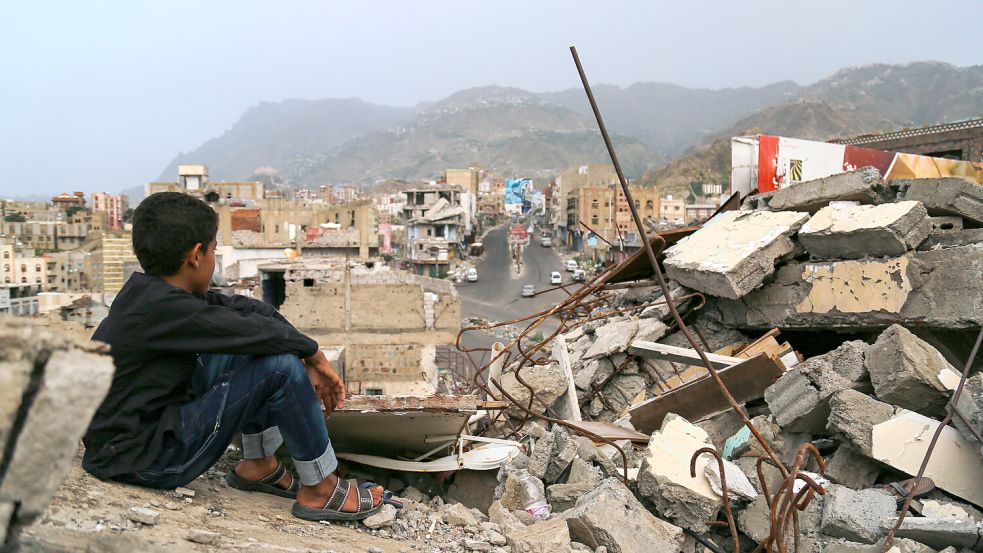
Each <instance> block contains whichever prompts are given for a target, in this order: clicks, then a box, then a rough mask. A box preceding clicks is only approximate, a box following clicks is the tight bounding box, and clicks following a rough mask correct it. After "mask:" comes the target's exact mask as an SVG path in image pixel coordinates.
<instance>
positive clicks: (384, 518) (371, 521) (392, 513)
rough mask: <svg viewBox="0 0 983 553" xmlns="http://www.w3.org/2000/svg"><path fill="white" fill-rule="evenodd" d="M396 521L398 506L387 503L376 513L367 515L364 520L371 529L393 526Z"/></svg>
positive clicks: (363, 522)
mask: <svg viewBox="0 0 983 553" xmlns="http://www.w3.org/2000/svg"><path fill="white" fill-rule="evenodd" d="M395 521H396V507H393V506H392V505H389V504H386V505H383V506H382V509H380V510H379V512H377V513H376V514H374V515H371V516H369V517H366V518H365V519H363V520H362V524H364V525H365V526H366V528H369V529H370V530H376V529H379V528H386V527H388V526H391V525H392V523H393V522H395Z"/></svg>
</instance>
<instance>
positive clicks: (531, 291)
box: [522, 284, 536, 298]
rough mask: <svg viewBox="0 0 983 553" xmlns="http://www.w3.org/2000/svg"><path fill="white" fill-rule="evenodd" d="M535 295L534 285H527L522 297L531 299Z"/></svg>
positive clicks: (523, 288) (523, 289)
mask: <svg viewBox="0 0 983 553" xmlns="http://www.w3.org/2000/svg"><path fill="white" fill-rule="evenodd" d="M534 295H536V287H535V286H533V285H532V284H526V285H525V286H523V287H522V297H524V298H530V297H532V296H534Z"/></svg>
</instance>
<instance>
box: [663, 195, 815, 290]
mask: <svg viewBox="0 0 983 553" xmlns="http://www.w3.org/2000/svg"><path fill="white" fill-rule="evenodd" d="M808 220H809V215H808V214H806V213H798V212H781V213H775V212H766V211H730V212H727V213H721V214H719V215H717V216H715V217H714V218H713V219H710V220H709V221H707V222H706V223H705V224H704V225H703V228H701V229H700V230H699V231H697V232H695V233H693V234H692V235H690V236H688V237H686V238H685V239H683V240H681V241H680V242H679V243H677V244H676V245H674V246H672V247H671V248H669V249H668V250H666V259H665V262H664V263H663V265H664V266H665V268H666V273H667V274H668V276H669V277H670V278H672V279H674V280H676V281H677V282H679V283H680V284H682V285H683V286H686V287H688V288H692V289H694V290H698V291H700V292H704V293H707V294H710V295H713V296H719V297H725V298H731V299H736V298H739V297H741V296H743V295H745V294H747V293H748V292H750V291H751V290H753V289H755V288H757V287H758V286H760V285H761V283H762V282H763V281H764V279H765V278H766V277H768V276H769V275H771V274H772V273H773V272H774V270H775V262H776V261H777V260H778V259H780V258H782V257H784V256H787V255H789V254H790V253H792V252H794V251H796V246H795V244H794V243H793V242H792V239H791V237H792V236H793V235H794V234H795V233H796V232H797V231H798V230H799V227H801V226H802V225H803V224H804V223H805V222H806V221H808Z"/></svg>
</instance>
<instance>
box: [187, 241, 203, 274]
mask: <svg viewBox="0 0 983 553" xmlns="http://www.w3.org/2000/svg"><path fill="white" fill-rule="evenodd" d="M201 255H202V251H201V244H195V245H194V246H193V247H192V248H191V249H190V250H188V255H187V257H186V258H185V259H187V261H188V264H189V265H191V267H193V268H195V269H197V268H198V264H199V263H201Z"/></svg>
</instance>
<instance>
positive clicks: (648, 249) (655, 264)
mask: <svg viewBox="0 0 983 553" xmlns="http://www.w3.org/2000/svg"><path fill="white" fill-rule="evenodd" d="M570 53H571V55H572V56H573V61H574V64H576V66H577V72H578V73H579V74H580V80H581V82H583V85H584V91H585V92H586V93H587V99H588V100H589V101H590V105H591V110H592V111H593V112H594V118H595V119H596V120H597V126H598V128H599V130H600V131H601V137H602V138H603V139H604V145H605V147H607V150H608V154H609V156H610V157H611V163H612V164H613V165H614V169H615V172H616V173H617V174H618V180H619V181H620V183H621V189H622V191H623V192H624V194H625V199H626V200H627V202H628V209H629V210H631V215H632V218H633V219H634V221H635V228H636V229H637V230H638V233H639V237H640V238H641V240H642V246H643V247H644V248H645V253H646V255H647V257H648V259H649V263H650V264H651V266H652V270H653V272H654V273H655V277H656V280H657V281H658V282H659V287H660V288H662V295H663V296H665V297H666V298H670V299H671V298H672V292H671V291H670V290H669V286H668V284H666V280H665V276H664V275H663V274H662V269H661V268H660V267H659V261H658V259H657V257H656V255H655V252H654V251H653V249H652V245H651V244H650V243H649V240H648V233H647V231H646V230H645V225H644V224H643V223H642V218H641V217H640V216H639V214H638V210H637V209H635V203H634V198H633V197H632V195H631V189H630V188H629V187H628V180H627V179H626V178H625V175H624V171H622V169H621V163H620V162H619V161H618V154H617V153H616V152H615V150H614V145H613V143H612V142H611V137H610V136H609V135H608V131H607V128H606V127H605V126H604V119H603V118H602V117H601V112H600V109H599V108H598V107H597V101H596V100H595V99H594V93H593V91H592V90H591V87H590V83H589V82H588V81H587V75H586V73H585V72H584V68H583V65H582V64H581V63H580V57H579V56H578V55H577V48H576V47H574V46H571V47H570ZM666 305H667V306H669V311H670V313H672V316H673V319H674V320H675V321H676V323H677V324H678V325H679V330H680V332H682V333H683V336H685V337H686V340H687V341H689V343H690V344H691V345H692V347H693V349H694V350H696V352H697V353H698V354H699V356H700V359H701V360H702V361H703V364H704V365H706V367H707V370H708V371H710V375H711V376H712V377H713V379H714V381H715V382H716V384H717V386H718V387H719V388H720V391H721V393H722V394H723V395H724V397H725V398H726V399H727V401H728V403H730V405H731V407H732V408H733V409H734V411H735V412H736V413H737V414H738V416H740V417H741V420H742V421H743V422H744V425H745V426H746V427H747V428H748V430H749V431H750V432H751V434H753V435H754V438H755V439H756V440H757V441H758V442H759V443H760V444H761V447H762V448H763V449H764V451H765V453H766V454H767V455H768V457H770V458H771V459H773V460H774V461H775V463H776V464H777V465H779V468H780V469H781V471H782V474H783V475H784V476H787V474H786V473H787V470H786V469H785V467H784V466H781V463H780V462H779V460H778V456H777V455H776V454H775V452H774V450H773V449H772V448H771V445H769V444H768V442H767V440H765V439H764V436H762V435H761V433H760V432H758V430H757V429H756V428H755V427H754V425H753V424H751V419H750V418H749V417H748V415H747V412H746V411H745V410H744V408H743V407H742V406H741V404H739V403H738V402H737V400H736V399H734V396H733V395H732V394H731V393H730V390H728V389H727V385H726V384H724V382H723V380H722V379H721V378H720V375H719V374H718V373H717V370H716V369H714V368H713V364H712V363H710V360H709V359H708V358H707V356H706V353H705V352H704V351H703V349H702V348H701V347H700V344H698V343H697V341H696V339H695V338H694V337H693V335H692V333H690V331H689V329H688V328H687V327H686V323H685V322H684V321H683V319H682V317H681V316H680V315H679V311H677V310H676V308H675V305H673V303H672V302H671V301H669V302H667V303H666Z"/></svg>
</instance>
